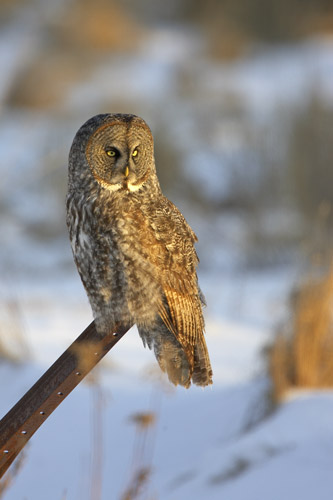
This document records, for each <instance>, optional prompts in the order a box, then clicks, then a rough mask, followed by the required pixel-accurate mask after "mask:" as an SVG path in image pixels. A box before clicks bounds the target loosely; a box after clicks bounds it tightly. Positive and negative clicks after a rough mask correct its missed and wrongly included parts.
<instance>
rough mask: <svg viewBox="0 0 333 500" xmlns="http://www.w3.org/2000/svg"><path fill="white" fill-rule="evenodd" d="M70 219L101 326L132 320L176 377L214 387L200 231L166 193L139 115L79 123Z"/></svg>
mask: <svg viewBox="0 0 333 500" xmlns="http://www.w3.org/2000/svg"><path fill="white" fill-rule="evenodd" d="M67 224H68V227H69V233H70V240H71V245H72V250H73V255H74V259H75V262H76V265H77V268H78V271H79V273H80V276H81V279H82V282H83V285H84V287H85V289H86V291H87V294H88V297H89V300H90V304H91V307H92V310H93V314H94V317H95V321H96V326H97V329H98V332H99V333H100V334H101V335H104V334H105V333H106V332H107V331H108V329H109V328H110V326H111V325H113V324H115V323H117V322H121V323H124V324H127V325H132V324H134V323H135V324H136V325H137V327H138V330H139V333H140V336H141V338H142V340H143V342H144V345H148V347H149V348H151V349H154V352H155V355H156V358H157V360H158V362H159V365H160V367H161V369H162V370H163V371H166V372H167V374H168V377H169V379H170V380H171V382H173V383H174V384H176V385H177V384H181V385H183V386H185V387H189V385H190V384H191V380H192V381H193V383H195V384H197V385H202V386H205V385H208V384H211V383H212V369H211V366H210V361H209V356H208V351H207V347H206V343H205V338H204V319H203V314H202V303H203V296H202V293H201V291H200V288H199V285H198V280H197V275H196V266H197V263H198V258H197V255H196V252H195V248H194V244H195V241H196V236H195V234H194V232H193V231H192V229H191V228H190V226H189V225H188V224H187V222H186V220H185V219H184V217H183V216H182V214H181V213H180V212H179V210H178V209H177V208H176V207H175V206H174V205H173V204H172V203H171V202H170V201H169V200H168V199H167V198H165V196H163V194H162V192H161V189H160V185H159V182H158V179H157V176H156V171H155V161H154V150H153V138H152V135H151V132H150V129H149V127H148V126H147V124H146V123H145V122H144V121H143V120H142V119H141V118H139V117H137V116H134V115H121V114H105V115H97V116H95V117H93V118H91V119H90V120H88V121H87V122H86V123H85V124H84V125H83V126H82V127H81V128H80V129H79V131H78V132H77V134H76V136H75V138H74V141H73V144H72V147H71V151H70V156H69V185H68V196H67Z"/></svg>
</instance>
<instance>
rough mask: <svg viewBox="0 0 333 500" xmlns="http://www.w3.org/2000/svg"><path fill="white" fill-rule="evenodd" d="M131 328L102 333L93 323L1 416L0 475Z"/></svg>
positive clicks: (117, 327) (121, 327)
mask: <svg viewBox="0 0 333 500" xmlns="http://www.w3.org/2000/svg"><path fill="white" fill-rule="evenodd" d="M129 329H130V326H123V325H116V326H115V328H114V329H113V330H111V332H110V333H109V334H108V335H106V336H104V337H101V336H99V335H98V334H97V331H96V328H95V324H94V322H92V323H90V325H89V326H88V327H87V328H86V329H85V330H84V332H83V333H82V334H81V335H80V336H79V337H78V338H77V339H76V340H75V341H74V342H73V344H71V345H70V346H69V348H68V349H67V350H66V351H65V352H64V353H63V354H62V355H61V356H60V358H58V359H57V361H55V363H54V364H53V365H52V366H51V367H50V368H49V369H48V370H47V371H46V372H45V373H44V375H42V376H41V378H40V379H39V380H38V381H37V382H36V383H35V384H34V385H33V386H32V387H31V389H30V390H29V391H28V392H26V394H25V395H24V396H23V397H22V398H21V399H20V400H19V401H18V402H17V403H16V405H15V406H13V408H12V409H11V410H9V412H8V413H7V414H6V415H5V416H4V417H3V418H2V419H1V421H0V478H1V477H2V476H3V475H4V473H5V472H6V471H7V469H8V467H9V466H10V464H11V463H12V462H13V461H14V459H15V458H16V457H17V455H18V454H19V453H20V451H21V450H22V448H23V447H24V446H25V445H26V443H27V442H28V441H29V439H30V438H31V437H32V435H33V434H34V433H35V432H36V431H37V429H38V428H39V427H40V426H41V425H42V424H43V422H45V420H46V419H47V418H48V417H49V416H50V415H51V413H52V412H53V411H54V410H55V409H56V408H57V406H59V405H60V403H61V402H62V401H63V400H64V399H65V398H66V397H67V396H68V394H69V393H70V392H71V391H72V390H73V389H74V388H75V387H76V386H77V385H78V384H79V383H80V382H81V380H82V379H83V378H84V377H85V376H86V375H87V374H88V373H89V372H90V370H92V368H93V367H94V366H96V365H97V363H98V362H99V361H100V360H101V359H102V358H103V357H104V356H105V354H106V353H107V352H108V351H109V350H110V349H112V347H113V346H114V345H115V344H116V343H117V342H118V340H120V339H121V338H122V337H123V336H124V335H125V333H126V332H127V331H128V330H129Z"/></svg>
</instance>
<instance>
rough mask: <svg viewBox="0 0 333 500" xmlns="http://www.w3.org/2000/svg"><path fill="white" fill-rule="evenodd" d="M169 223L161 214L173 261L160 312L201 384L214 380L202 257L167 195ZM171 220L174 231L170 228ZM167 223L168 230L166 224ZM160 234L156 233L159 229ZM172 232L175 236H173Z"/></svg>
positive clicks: (164, 239) (164, 277) (165, 280)
mask: <svg viewBox="0 0 333 500" xmlns="http://www.w3.org/2000/svg"><path fill="white" fill-rule="evenodd" d="M165 201H166V207H164V208H167V209H166V210H165V209H164V210H163V214H164V216H167V217H168V224H165V225H164V224H163V218H162V219H161V218H159V224H158V225H157V224H156V226H157V227H158V229H159V233H157V234H159V236H158V237H159V239H160V241H162V242H164V244H165V247H166V248H167V249H168V251H169V253H170V259H171V265H170V268H169V269H168V270H167V272H165V273H163V274H162V276H161V279H162V288H163V295H164V297H163V299H162V300H161V302H160V304H159V315H160V317H161V319H162V321H163V323H164V324H165V326H166V327H167V329H168V330H169V331H170V332H172V333H173V334H174V336H175V337H176V339H177V340H178V342H179V343H180V345H181V346H182V348H183V349H184V351H185V354H186V357H187V360H188V363H189V369H190V374H191V376H192V379H193V382H194V383H196V384H197V385H208V384H210V383H212V369H211V365H210V361H209V355H208V350H207V346H206V342H205V338H204V327H205V325H204V318H203V314H202V306H201V304H202V303H204V300H203V296H202V293H201V291H200V289H199V287H198V282H197V276H196V270H195V269H196V265H197V263H198V257H197V254H196V251H195V248H194V242H195V241H197V237H196V235H195V233H194V232H193V231H192V229H191V228H190V226H189V225H188V224H187V222H186V220H185V219H184V217H183V215H182V214H181V213H180V212H179V210H178V209H177V208H176V207H175V206H174V205H173V204H172V203H171V202H170V201H169V200H167V199H166V198H165ZM170 223H171V224H173V231H171V232H170ZM165 227H167V228H168V231H167V234H164V232H165V230H164V231H163V228H165ZM155 234H156V233H155ZM170 235H171V240H170Z"/></svg>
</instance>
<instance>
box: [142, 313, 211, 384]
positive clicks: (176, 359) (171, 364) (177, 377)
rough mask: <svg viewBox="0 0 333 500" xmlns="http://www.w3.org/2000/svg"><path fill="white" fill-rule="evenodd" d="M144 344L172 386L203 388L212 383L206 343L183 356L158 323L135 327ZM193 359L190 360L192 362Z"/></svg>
mask: <svg viewBox="0 0 333 500" xmlns="http://www.w3.org/2000/svg"><path fill="white" fill-rule="evenodd" d="M138 330H139V334H140V337H141V338H142V340H143V344H144V345H145V346H146V345H148V347H149V348H150V349H154V353H155V356H156V359H157V361H158V364H159V365H160V368H161V370H162V371H163V372H166V373H167V375H168V378H169V380H170V382H172V383H173V384H174V385H182V386H184V387H186V388H188V387H190V385H191V379H192V381H193V383H194V384H196V385H200V386H205V385H209V384H211V383H212V369H211V366H210V362H209V356H208V351H207V347H206V343H205V340H204V339H203V342H199V343H198V344H197V345H196V346H195V347H194V352H193V347H192V349H191V351H192V353H191V354H190V355H189V353H188V352H187V353H185V350H184V348H183V347H182V345H181V344H180V342H179V341H178V340H177V339H176V337H175V335H174V334H173V333H172V332H170V330H168V328H167V327H166V326H165V324H164V323H163V322H162V321H161V322H159V323H158V325H156V326H155V327H154V328H153V329H149V330H148V329H144V328H138ZM191 358H192V359H191Z"/></svg>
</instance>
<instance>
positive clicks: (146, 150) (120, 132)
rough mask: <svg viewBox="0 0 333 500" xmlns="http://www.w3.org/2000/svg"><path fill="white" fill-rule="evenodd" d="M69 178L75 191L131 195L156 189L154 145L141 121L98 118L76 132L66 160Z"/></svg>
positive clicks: (126, 117) (127, 117)
mask: <svg viewBox="0 0 333 500" xmlns="http://www.w3.org/2000/svg"><path fill="white" fill-rule="evenodd" d="M69 176H70V184H71V182H72V183H73V185H75V188H76V189H78V188H79V187H85V186H87V187H88V185H89V188H90V189H91V187H92V185H91V183H94V184H95V185H96V184H97V185H98V186H99V187H100V188H102V190H106V191H107V192H117V191H118V192H127V193H131V192H135V191H139V190H140V189H141V188H142V187H143V186H144V185H147V184H149V183H151V181H152V179H156V180H154V182H153V183H152V187H153V185H155V186H156V183H157V178H156V171H155V161H154V141H153V137H152V134H151V131H150V129H149V127H148V125H147V124H146V122H145V121H144V120H142V118H139V117H138V116H135V115H129V114H102V115H96V116H94V117H93V118H90V120H88V121H87V122H86V123H84V125H82V127H81V128H80V129H79V131H78V132H77V134H76V136H75V138H74V141H73V144H72V147H71V151H70V156H69Z"/></svg>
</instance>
